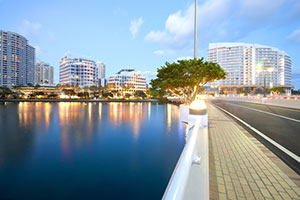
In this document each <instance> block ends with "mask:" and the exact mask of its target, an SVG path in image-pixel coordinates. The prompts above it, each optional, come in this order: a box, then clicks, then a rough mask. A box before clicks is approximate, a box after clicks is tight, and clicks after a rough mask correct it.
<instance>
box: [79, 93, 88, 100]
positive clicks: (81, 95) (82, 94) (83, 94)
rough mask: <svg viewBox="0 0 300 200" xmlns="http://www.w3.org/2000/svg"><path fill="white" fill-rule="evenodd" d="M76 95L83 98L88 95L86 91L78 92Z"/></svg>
mask: <svg viewBox="0 0 300 200" xmlns="http://www.w3.org/2000/svg"><path fill="white" fill-rule="evenodd" d="M78 97H81V98H84V99H88V98H89V97H90V95H89V93H88V92H79V93H78Z"/></svg>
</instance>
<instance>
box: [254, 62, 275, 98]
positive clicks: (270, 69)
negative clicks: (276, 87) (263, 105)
mask: <svg viewBox="0 0 300 200" xmlns="http://www.w3.org/2000/svg"><path fill="white" fill-rule="evenodd" d="M261 68H262V69H261ZM266 70H268V71H269V72H273V71H274V68H273V67H270V66H269V67H268V69H266V66H265V64H259V65H258V69H257V72H258V73H260V72H261V71H263V72H264V86H263V88H264V98H266V97H267V95H266V94H267V90H266Z"/></svg>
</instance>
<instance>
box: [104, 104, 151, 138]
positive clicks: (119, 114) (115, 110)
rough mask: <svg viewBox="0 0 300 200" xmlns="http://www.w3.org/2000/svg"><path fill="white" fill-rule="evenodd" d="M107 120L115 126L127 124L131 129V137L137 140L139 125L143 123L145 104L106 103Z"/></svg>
mask: <svg viewBox="0 0 300 200" xmlns="http://www.w3.org/2000/svg"><path fill="white" fill-rule="evenodd" d="M108 111H109V112H108V118H109V120H110V121H111V122H112V123H113V124H115V125H119V124H121V123H123V122H129V123H130V125H131V127H132V132H133V137H134V139H137V138H138V136H139V132H140V127H141V125H142V124H143V123H144V122H145V119H146V111H147V104H143V103H129V106H128V103H118V102H112V103H108Z"/></svg>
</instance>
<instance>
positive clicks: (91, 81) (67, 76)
mask: <svg viewBox="0 0 300 200" xmlns="http://www.w3.org/2000/svg"><path fill="white" fill-rule="evenodd" d="M59 83H60V84H69V85H79V86H94V85H95V86H96V85H98V67H97V66H96V63H95V61H92V60H87V59H84V58H68V57H67V56H64V57H63V58H62V59H61V61H60V66H59Z"/></svg>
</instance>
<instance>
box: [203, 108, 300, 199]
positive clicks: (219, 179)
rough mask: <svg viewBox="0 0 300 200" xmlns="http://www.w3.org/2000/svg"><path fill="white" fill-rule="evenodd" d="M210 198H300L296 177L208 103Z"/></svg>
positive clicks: (297, 176) (299, 181) (298, 177)
mask: <svg viewBox="0 0 300 200" xmlns="http://www.w3.org/2000/svg"><path fill="white" fill-rule="evenodd" d="M208 119H209V120H208V121H209V129H208V133H209V170H210V172H209V175H210V177H209V178H210V199H284V200H287V199H300V176H299V175H297V174H296V173H295V172H294V171H293V170H291V169H290V168H289V167H288V166H287V165H286V164H285V163H283V162H282V161H281V160H280V159H279V158H278V157H277V156H276V155H274V154H273V153H272V152H270V151H269V150H268V149H267V148H266V147H264V146H263V145H262V144H261V143H260V142H259V141H257V140H256V139H255V138H254V137H253V136H251V135H250V134H249V133H248V132H247V131H246V130H244V129H243V128H242V127H241V126H240V125H238V124H237V123H236V122H234V121H233V120H232V119H230V118H229V117H227V116H226V115H225V114H224V113H223V112H222V111H220V110H219V109H217V108H215V107H214V106H212V105H210V104H209V105H208Z"/></svg>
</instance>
